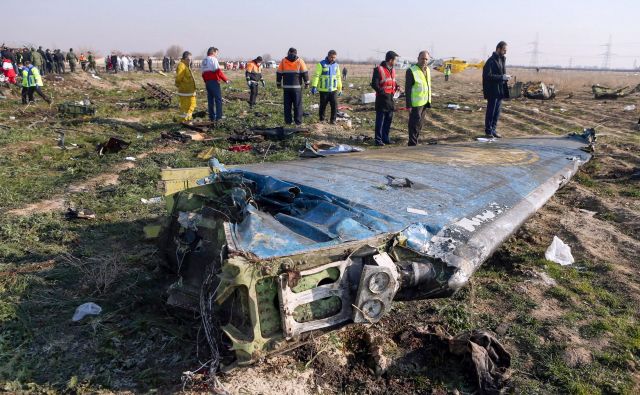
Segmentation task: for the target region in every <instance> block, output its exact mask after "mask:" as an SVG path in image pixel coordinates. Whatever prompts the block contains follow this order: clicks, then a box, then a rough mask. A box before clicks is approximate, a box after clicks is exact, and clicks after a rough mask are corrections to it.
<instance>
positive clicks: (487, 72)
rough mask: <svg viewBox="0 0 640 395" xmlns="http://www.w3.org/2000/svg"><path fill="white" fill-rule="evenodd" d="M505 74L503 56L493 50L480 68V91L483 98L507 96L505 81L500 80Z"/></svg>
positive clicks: (507, 90)
mask: <svg viewBox="0 0 640 395" xmlns="http://www.w3.org/2000/svg"><path fill="white" fill-rule="evenodd" d="M505 74H507V68H506V66H505V57H504V56H500V55H498V54H497V53H495V52H494V53H493V55H491V57H489V59H487V62H486V63H485V64H484V67H483V68H482V93H483V94H484V98H485V99H505V98H509V87H508V85H507V81H503V80H502V76H503V75H505Z"/></svg>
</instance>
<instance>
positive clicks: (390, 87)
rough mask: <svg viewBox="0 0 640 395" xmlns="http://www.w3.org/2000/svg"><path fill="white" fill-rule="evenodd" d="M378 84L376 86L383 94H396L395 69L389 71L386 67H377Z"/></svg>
mask: <svg viewBox="0 0 640 395" xmlns="http://www.w3.org/2000/svg"><path fill="white" fill-rule="evenodd" d="M378 73H379V74H380V83H379V84H378V86H379V87H380V89H381V90H382V91H383V92H384V93H388V94H394V93H395V92H396V88H397V85H396V69H394V68H392V69H391V70H389V69H388V68H386V67H382V66H378Z"/></svg>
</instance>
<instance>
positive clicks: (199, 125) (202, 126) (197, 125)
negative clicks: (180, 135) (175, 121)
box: [180, 121, 216, 133]
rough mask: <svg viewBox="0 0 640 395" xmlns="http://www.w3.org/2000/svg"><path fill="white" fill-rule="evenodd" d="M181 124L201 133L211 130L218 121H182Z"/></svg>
mask: <svg viewBox="0 0 640 395" xmlns="http://www.w3.org/2000/svg"><path fill="white" fill-rule="evenodd" d="M180 124H181V125H182V126H184V127H185V128H187V129H191V130H194V131H196V132H200V133H206V132H208V131H209V130H211V128H213V127H215V126H216V123H215V122H214V121H203V122H193V121H189V122H182V123H180Z"/></svg>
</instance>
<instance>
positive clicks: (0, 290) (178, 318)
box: [0, 66, 640, 394]
mask: <svg viewBox="0 0 640 395" xmlns="http://www.w3.org/2000/svg"><path fill="white" fill-rule="evenodd" d="M349 68H350V73H349V79H348V80H347V81H346V84H353V87H351V88H345V95H344V96H343V97H342V98H341V102H342V104H345V105H348V106H351V107H352V110H349V111H347V112H349V113H350V114H351V115H352V116H353V126H352V128H351V129H346V128H343V127H340V126H339V127H333V126H330V125H326V124H319V123H317V121H318V116H317V113H316V111H315V110H311V109H309V106H310V105H311V104H312V103H317V101H318V98H317V97H312V96H305V97H304V100H305V108H306V110H305V111H307V112H309V113H310V115H309V116H308V117H306V118H305V123H306V124H307V125H309V126H310V129H311V132H310V133H309V134H308V135H306V136H296V137H294V138H293V139H291V140H287V141H284V142H282V143H276V144H270V143H266V142H265V143H258V144H256V148H257V149H256V150H255V151H254V152H246V153H233V152H230V151H228V150H226V148H227V147H228V146H229V145H231V144H230V143H228V142H227V141H226V140H225V137H226V136H228V135H230V134H233V133H234V132H236V131H239V130H244V129H247V128H249V127H253V126H276V125H280V124H282V121H283V120H282V114H281V104H280V103H281V97H280V92H278V91H277V90H276V89H275V86H274V85H275V83H274V80H275V77H274V75H273V74H274V73H273V70H267V71H266V77H265V79H266V80H267V84H268V86H267V89H265V90H263V91H262V93H261V96H260V98H259V105H258V106H257V108H256V109H255V110H254V111H252V112H248V111H247V110H248V108H247V104H246V102H245V100H246V98H247V97H248V90H247V89H246V86H245V84H244V83H243V81H244V78H243V76H242V74H241V73H240V72H230V73H229V74H230V76H231V78H232V79H233V80H234V82H233V84H231V85H230V86H225V87H224V91H223V95H224V97H225V98H227V99H228V101H227V102H226V103H225V115H226V119H225V120H224V122H223V124H222V125H221V126H220V127H219V128H218V129H217V130H216V131H215V132H214V133H212V137H214V138H219V137H220V139H215V140H213V142H190V143H185V144H182V143H177V142H171V141H169V140H163V139H161V138H160V133H161V132H168V131H177V130H181V129H182V128H181V127H180V126H179V125H176V124H175V123H174V122H173V121H172V118H173V116H174V115H175V114H176V113H177V108H176V106H175V105H174V106H173V108H170V109H157V108H153V107H150V108H144V109H132V108H129V107H128V106H127V105H126V104H123V103H127V102H128V101H129V100H130V99H135V98H140V97H142V92H141V90H140V85H141V84H142V83H144V82H156V83H159V84H161V85H163V86H165V87H167V88H170V89H173V79H172V76H162V75H160V74H150V73H134V74H119V75H101V77H102V79H100V80H98V79H95V78H91V77H90V76H89V75H87V74H79V73H78V74H76V75H74V76H71V75H69V74H67V75H65V80H64V81H45V84H46V85H45V88H44V90H45V92H47V93H49V94H52V95H53V96H54V100H55V101H56V103H60V102H62V101H66V100H73V101H77V100H82V99H83V98H84V97H85V95H86V96H88V97H89V98H90V99H91V100H92V101H93V102H94V103H95V104H96V105H97V106H98V113H97V116H96V117H95V118H90V119H68V118H61V117H60V116H58V115H57V114H56V109H55V106H53V107H49V106H47V105H46V104H45V103H43V102H42V101H40V102H38V103H36V104H35V105H30V106H27V107H23V106H22V105H20V104H19V92H18V91H17V90H16V91H13V92H6V94H7V99H6V100H2V101H1V102H0V164H1V166H0V202H2V203H0V206H1V207H2V209H1V211H0V326H1V328H2V330H1V331H0V390H5V391H8V392H25V393H32V392H35V393H48V392H68V393H95V392H98V393H110V392H119V393H138V392H153V391H157V392H159V393H169V392H174V391H180V390H183V389H185V390H187V391H189V392H193V393H197V392H201V391H203V392H206V391H207V388H206V387H205V384H204V383H203V381H202V380H200V379H199V378H198V377H196V378H195V379H188V380H184V381H181V377H182V376H183V375H182V373H183V372H184V371H187V370H191V371H194V370H196V369H198V368H199V367H200V366H201V365H202V363H204V362H206V361H207V351H206V350H207V349H206V345H205V344H206V342H205V341H204V339H203V337H202V336H201V333H200V331H199V319H198V317H197V316H195V315H194V314H191V313H186V312H184V311H179V310H174V309H172V308H169V307H168V306H166V305H165V303H164V300H165V298H166V295H165V290H166V286H167V285H168V284H169V283H170V282H171V277H170V275H169V274H167V273H166V272H164V271H163V270H161V268H159V266H158V262H159V261H160V260H161V259H163V257H162V256H160V254H159V253H158V249H157V247H156V246H155V245H154V244H153V243H149V242H145V241H144V239H143V234H142V227H143V226H144V225H145V224H148V223H151V222H153V221H154V219H156V218H158V217H159V216H162V215H163V214H164V210H163V206H162V205H153V204H151V205H149V204H143V203H142V202H141V200H140V199H141V198H145V199H148V198H151V197H154V196H159V195H160V194H161V190H160V188H159V186H158V180H159V174H160V169H161V168H164V167H174V168H178V167H192V166H202V165H204V164H205V162H204V161H203V160H201V159H198V158H197V156H196V155H197V154H198V153H199V152H201V151H203V150H205V149H208V148H209V147H211V146H212V145H213V146H214V147H216V148H217V151H216V155H217V157H218V158H219V159H220V161H221V162H223V163H226V164H237V163H250V162H256V161H262V160H266V161H275V160H290V159H295V158H296V157H297V150H298V149H300V148H301V147H302V146H304V141H305V138H309V139H311V140H315V141H318V140H323V141H331V142H348V143H351V144H356V145H360V146H363V147H364V148H367V149H374V148H373V147H372V140H371V139H364V141H361V140H362V138H356V139H354V137H358V136H366V137H373V120H374V117H375V113H374V111H373V106H372V105H359V104H358V98H359V96H360V95H361V94H362V93H365V92H368V91H370V89H369V88H368V84H369V81H370V76H369V73H370V69H371V67H370V66H367V67H365V66H349ZM510 72H511V74H513V75H515V76H516V77H517V78H518V80H519V81H529V80H543V81H545V82H548V83H554V84H556V87H557V88H558V89H559V92H558V96H557V98H556V99H554V100H550V101H536V100H526V99H518V100H512V101H508V102H505V103H504V104H503V113H502V117H501V119H500V123H499V125H498V131H499V132H500V133H501V134H502V135H503V136H525V135H540V134H556V135H561V134H566V133H570V132H579V131H581V130H582V129H583V128H585V127H595V128H596V130H597V133H598V144H597V147H596V149H597V151H596V154H595V156H594V159H593V160H592V161H591V162H590V163H589V164H587V165H586V166H584V167H583V169H582V170H581V171H580V172H579V174H578V175H577V176H576V177H575V178H574V180H572V181H571V182H570V183H569V184H568V185H567V186H566V187H564V188H563V189H562V190H560V191H559V192H558V193H557V194H556V196H554V197H553V198H552V199H551V201H550V202H549V203H548V204H547V205H546V206H545V207H543V208H542V209H541V210H540V211H539V212H538V213H537V214H535V215H534V216H533V217H532V218H531V219H530V220H529V221H528V222H527V223H526V224H525V225H524V226H523V227H522V228H521V229H520V230H519V231H518V232H517V234H516V235H514V236H513V237H511V239H510V240H509V241H508V242H507V243H505V244H504V245H503V246H502V248H501V249H500V250H499V251H498V252H497V253H495V254H494V256H493V257H492V258H490V259H489V261H488V262H486V263H485V265H484V266H483V268H482V269H481V270H479V271H478V273H476V275H475V277H474V278H473V280H472V281H471V283H470V285H469V286H468V287H466V288H465V289H463V290H462V291H461V292H460V293H458V294H457V295H455V296H454V297H453V298H450V299H442V300H432V301H422V302H411V303H396V304H395V307H394V311H393V312H392V314H389V315H388V316H387V317H386V318H384V319H383V320H382V321H381V322H380V323H378V324H376V325H374V326H370V327H364V326H352V327H348V328H344V329H342V330H340V331H337V332H335V333H332V334H328V335H324V336H321V337H318V338H316V339H314V341H312V342H311V343H309V344H307V345H305V346H303V347H301V348H299V349H297V350H295V351H293V352H290V353H288V354H285V355H280V356H276V357H273V358H270V359H267V360H265V361H263V362H262V363H260V364H258V365H256V366H253V367H250V368H247V369H238V370H235V371H233V372H231V373H229V374H225V375H222V376H221V381H222V383H223V384H224V386H225V387H226V389H227V390H229V391H230V392H231V393H237V394H253V393H262V394H312V393H372V394H378V393H380V394H382V393H389V394H410V393H427V394H431V393H434V394H447V393H473V392H474V388H475V387H474V383H473V381H472V380H471V378H470V375H469V372H468V371H467V370H465V368H464V366H466V365H465V364H464V361H461V360H457V359H456V358H453V357H451V356H450V355H448V354H447V353H445V352H444V351H443V350H442V349H440V348H439V347H438V346H437V345H436V344H434V343H433V341H432V340H431V339H430V338H429V337H428V336H424V331H425V328H428V329H429V330H434V329H437V330H438V331H441V332H444V333H448V334H451V335H455V334H457V333H460V332H462V331H466V330H470V329H488V330H490V331H493V332H494V333H496V335H497V337H498V339H499V340H500V341H501V342H502V343H503V344H504V345H505V347H506V348H507V350H508V351H509V352H510V353H511V355H512V368H513V371H512V377H511V382H510V385H509V388H510V390H509V391H510V392H512V393H518V394H551V393H579V394H599V393H625V394H632V393H640V371H639V369H640V325H639V323H638V320H639V319H640V311H639V310H638V306H639V305H640V131H639V130H638V129H637V123H638V117H639V113H638V110H634V111H625V110H624V109H623V108H624V107H625V106H628V105H631V104H634V105H635V106H636V108H640V96H639V95H638V94H635V95H633V96H630V97H626V98H621V99H618V100H613V101H612V100H607V101H596V100H594V99H593V97H592V95H591V85H592V84H594V83H599V84H601V85H611V86H619V87H621V86H626V85H629V86H635V85H637V84H639V83H640V75H637V74H625V73H601V72H575V71H572V72H563V71H542V72H540V73H535V71H533V70H521V69H512V70H511V71H510ZM403 74H404V72H403V71H401V72H400V75H401V77H402V78H400V79H401V80H403V79H404V78H403ZM347 86H348V85H347ZM198 88H199V92H198V110H202V109H205V108H206V95H205V94H204V92H203V91H202V89H203V88H204V87H203V85H202V83H201V81H198ZM433 89H434V98H433V100H434V103H433V108H432V110H431V111H430V112H429V116H428V119H427V121H426V123H425V128H424V130H423V135H422V136H421V140H422V142H425V143H426V142H427V141H431V140H435V141H437V142H439V143H442V142H448V141H463V140H470V139H474V138H475V137H477V136H480V135H481V134H482V133H483V122H484V111H483V110H484V106H485V103H484V101H483V100H482V94H481V80H480V72H479V71H478V70H468V71H466V72H464V73H462V74H455V75H453V76H452V79H451V80H450V81H449V82H446V83H445V82H444V79H443V77H442V75H441V74H440V73H437V72H434V73H433ZM174 103H175V101H174ZM448 103H455V104H459V105H461V106H463V108H464V106H467V107H468V110H450V109H447V108H446V105H447V104H448ZM400 106H404V104H403V103H402V102H401V103H400ZM407 119H408V113H407V112H404V111H398V112H397V113H396V116H395V118H394V121H393V126H392V139H394V140H396V142H397V143H398V144H406V142H407V132H406V130H407V125H406V124H407ZM60 130H64V131H65V133H66V136H65V141H66V144H67V145H68V146H69V145H70V144H71V143H73V144H77V147H71V149H66V150H62V149H59V148H57V147H56V145H57V141H56V137H57V136H58V134H57V131H60ZM110 136H119V137H121V138H123V139H125V140H127V141H129V142H131V145H130V146H129V148H127V149H126V150H123V151H121V152H119V153H116V154H109V155H105V156H103V157H99V156H98V155H97V154H96V153H95V152H94V147H95V145H96V144H98V143H101V142H104V141H105V140H106V139H108V138H109V137H110ZM128 156H133V157H135V158H136V160H135V162H133V161H126V160H125V159H124V158H125V157H128ZM68 207H74V208H90V209H92V210H93V211H95V213H96V216H97V218H96V219H95V220H85V221H83V220H76V221H69V220H66V219H65V218H64V212H65V210H66V209H67V208H68ZM554 235H557V236H559V237H560V238H561V239H562V240H564V241H565V242H567V243H568V244H569V245H570V246H571V247H572V250H573V254H574V257H575V259H576V263H575V264H574V265H572V266H564V267H562V266H559V265H557V264H554V263H552V262H549V261H546V260H545V259H544V251H545V249H546V248H547V246H548V245H549V243H550V242H551V240H552V238H553V236H554ZM88 301H93V302H95V303H98V304H99V305H100V306H101V307H102V308H103V312H102V313H101V314H100V315H98V316H95V317H93V318H91V319H85V320H83V321H80V322H78V323H75V322H72V321H71V316H72V315H73V312H74V310H75V308H76V307H77V306H78V305H80V304H81V303H84V302H88ZM372 337H373V338H375V339H378V340H376V342H377V343H376V344H378V345H380V346H381V350H382V354H383V355H384V356H385V358H386V359H387V362H388V366H387V370H386V372H384V373H383V374H381V375H377V374H376V373H375V366H374V365H375V364H374V363H373V356H372V352H371V349H372V346H371V340H370V339H371V338H372Z"/></svg>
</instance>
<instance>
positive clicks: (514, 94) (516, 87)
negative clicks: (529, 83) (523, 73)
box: [509, 81, 524, 99]
mask: <svg viewBox="0 0 640 395" xmlns="http://www.w3.org/2000/svg"><path fill="white" fill-rule="evenodd" d="M523 85H524V84H523V83H522V82H519V81H516V82H515V83H514V84H513V85H510V86H509V99H517V98H519V97H520V96H522V87H523Z"/></svg>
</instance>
